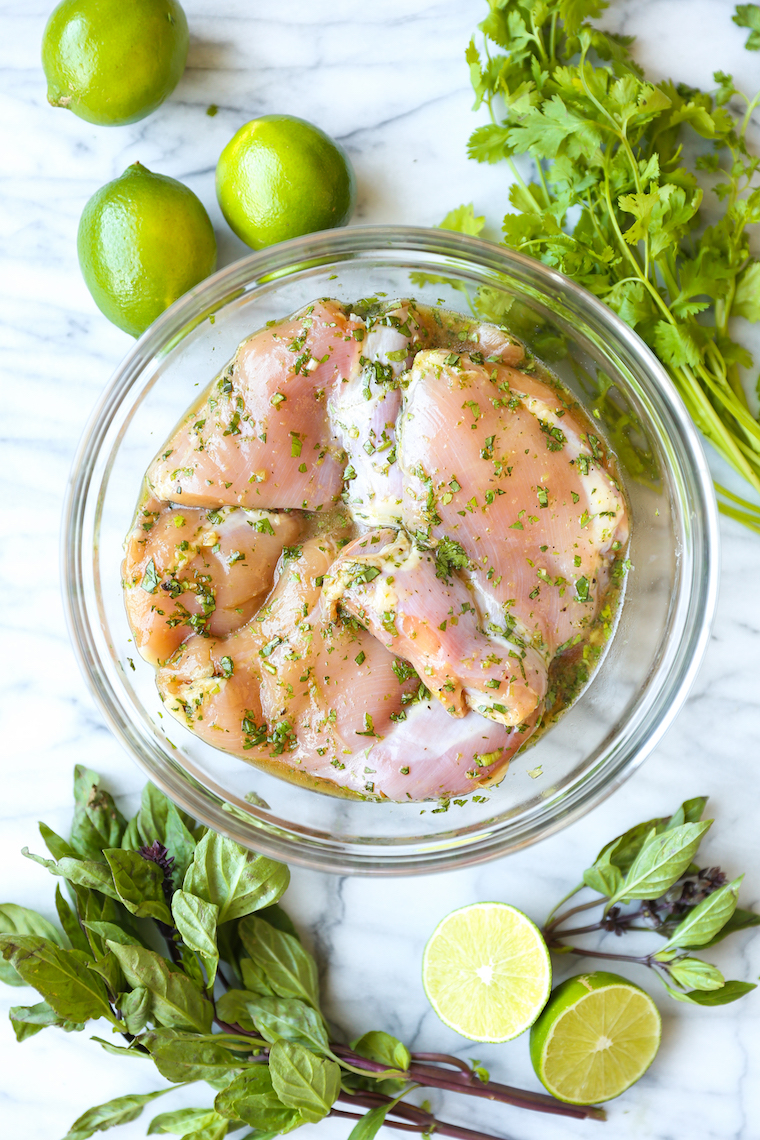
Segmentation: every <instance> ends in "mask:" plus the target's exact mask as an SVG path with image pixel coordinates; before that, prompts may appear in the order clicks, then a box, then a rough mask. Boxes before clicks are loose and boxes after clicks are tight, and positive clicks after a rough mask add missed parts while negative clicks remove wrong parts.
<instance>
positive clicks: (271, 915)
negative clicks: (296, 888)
mask: <svg viewBox="0 0 760 1140" xmlns="http://www.w3.org/2000/svg"><path fill="white" fill-rule="evenodd" d="M256 913H257V914H258V916H259V918H263V919H264V921H265V922H268V923H269V925H270V926H273V927H274V928H275V929H276V930H282V931H283V933H284V934H292V935H293V937H294V938H297V939H298V941H299V942H300V941H301V938H300V936H299V934H298V931H297V930H296V928H295V926H294V925H293V920H292V918H291V917H290V915H289V914H288V913H287V911H285V910H283V909H282V907H281V906H280V904H279V903H272V904H271V906H265V907H262V909H261V910H259V911H257V912H256Z"/></svg>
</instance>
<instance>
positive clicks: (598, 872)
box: [583, 840, 623, 898]
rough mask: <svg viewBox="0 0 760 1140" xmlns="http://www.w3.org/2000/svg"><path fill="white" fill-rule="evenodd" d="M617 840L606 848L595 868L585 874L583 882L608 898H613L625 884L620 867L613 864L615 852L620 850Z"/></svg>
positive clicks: (589, 869)
mask: <svg viewBox="0 0 760 1140" xmlns="http://www.w3.org/2000/svg"><path fill="white" fill-rule="evenodd" d="M620 842H621V840H617V841H616V842H615V843H613V844H612V846H611V847H608V848H606V850H604V851H603V852H602V853H601V854H600V856H599V858H598V859H597V861H596V863H594V865H593V867H589V868H588V869H587V870H585V871H584V872H583V882H584V883H585V885H586V886H587V887H590V888H591V890H592V891H598V892H599V894H600V895H605V896H606V897H607V898H612V896H613V895H614V894H615V892H616V891H619V890H620V887H621V886H622V884H623V874H622V871H621V870H620V868H619V867H617V866H616V865H615V863H613V862H612V860H613V859H614V857H615V852H616V851H617V848H618V843H620Z"/></svg>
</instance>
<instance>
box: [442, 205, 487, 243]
mask: <svg viewBox="0 0 760 1140" xmlns="http://www.w3.org/2000/svg"><path fill="white" fill-rule="evenodd" d="M485 224H486V220H485V218H484V217H480V218H476V217H475V210H474V209H473V206H472V202H470V204H469V205H468V206H457V208H456V210H450V211H449V213H448V214H447V215H446V217H445V218H444V219H443V221H442V222H441V224H440V226H439V229H442V230H454V231H455V232H456V233H458V234H469V235H470V236H471V237H477V236H478V234H479V233H480V232H481V230H482V229H483V226H484V225H485Z"/></svg>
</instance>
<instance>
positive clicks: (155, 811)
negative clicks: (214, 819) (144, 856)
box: [122, 784, 206, 883]
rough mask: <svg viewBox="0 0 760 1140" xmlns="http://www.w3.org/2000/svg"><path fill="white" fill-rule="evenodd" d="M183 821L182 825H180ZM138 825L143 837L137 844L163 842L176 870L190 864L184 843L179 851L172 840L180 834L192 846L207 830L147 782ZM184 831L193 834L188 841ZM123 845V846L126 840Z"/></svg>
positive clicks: (137, 820) (136, 824)
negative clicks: (195, 824) (180, 866)
mask: <svg viewBox="0 0 760 1140" xmlns="http://www.w3.org/2000/svg"><path fill="white" fill-rule="evenodd" d="M177 821H179V822H177ZM180 824H181V825H182V827H180V826H179V825H180ZM135 827H136V831H137V834H138V836H139V839H140V842H139V843H138V844H136V846H138V847H139V846H142V845H146V846H148V847H149V846H150V845H151V843H154V842H155V840H158V841H159V843H163V845H164V847H166V848H167V849H168V851H169V853H170V854H171V855H173V856H174V858H175V860H176V862H175V870H176V869H177V867H178V865H182V864H183V862H185V863H189V856H188V855H187V852H186V851H185V850H184V849H183V848H182V845H180V848H181V849H180V850H175V848H174V846H172V844H171V843H170V840H175V841H176V840H177V838H178V837H180V836H181V837H182V844H188V845H190V843H191V844H192V846H194V845H195V841H196V839H197V838H198V834H199V832H204V833H205V830H206V829H205V828H193V821H192V819H191V818H190V816H189V815H187V813H186V812H184V811H180V810H179V809H178V808H177V807H175V805H174V804H173V803H172V801H171V800H170V799H168V798H167V797H166V796H165V795H164V793H163V792H161V791H159V789H158V788H157V787H156V786H155V785H154V784H146V785H145V787H144V788H143V792H142V799H141V801H140V810H139V812H138V813H137V815H136V816H135ZM183 828H184V830H183ZM185 832H186V833H187V835H188V836H189V837H190V840H189V841H188V839H187V836H186V835H185ZM122 846H124V843H123V842H122ZM190 854H192V852H190ZM183 873H184V871H183ZM176 881H177V883H179V882H180V881H181V879H180V876H179V874H178V875H177V878H176Z"/></svg>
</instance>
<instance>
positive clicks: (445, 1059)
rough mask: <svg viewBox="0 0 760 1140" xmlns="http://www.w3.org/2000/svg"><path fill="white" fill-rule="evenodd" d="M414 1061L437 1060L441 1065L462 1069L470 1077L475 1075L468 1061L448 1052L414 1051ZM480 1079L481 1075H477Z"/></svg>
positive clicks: (477, 1078)
mask: <svg viewBox="0 0 760 1140" xmlns="http://www.w3.org/2000/svg"><path fill="white" fill-rule="evenodd" d="M411 1056H412V1060H413V1061H437V1062H438V1064H440V1065H454V1066H455V1067H456V1068H457V1069H461V1070H462V1072H463V1073H466V1074H467V1075H468V1077H472V1076H475V1074H474V1073H473V1071H472V1069H471V1068H470V1066H469V1065H468V1064H467V1062H466V1061H460V1059H459V1057H452V1056H450V1055H449V1054H448V1053H412V1055H411ZM475 1079H476V1080H479V1079H480V1078H479V1077H477V1076H476V1077H475Z"/></svg>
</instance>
